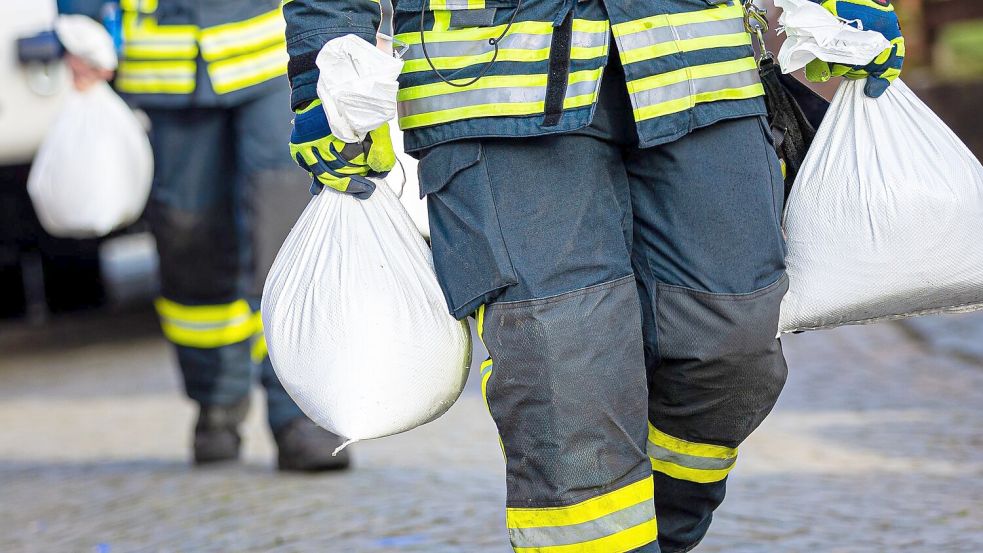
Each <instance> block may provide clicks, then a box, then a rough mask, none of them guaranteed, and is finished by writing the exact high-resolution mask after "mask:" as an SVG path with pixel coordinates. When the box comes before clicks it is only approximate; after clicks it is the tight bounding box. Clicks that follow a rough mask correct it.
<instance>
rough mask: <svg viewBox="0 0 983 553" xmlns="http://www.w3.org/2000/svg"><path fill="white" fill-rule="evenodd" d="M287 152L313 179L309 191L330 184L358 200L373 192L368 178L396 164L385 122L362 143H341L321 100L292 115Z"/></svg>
mask: <svg viewBox="0 0 983 553" xmlns="http://www.w3.org/2000/svg"><path fill="white" fill-rule="evenodd" d="M290 155H291V156H292V157H293V158H294V160H295V161H296V162H297V165H300V166H301V167H302V168H303V169H305V170H307V172H308V173H310V174H311V177H312V178H313V179H314V180H313V182H312V183H311V194H318V193H319V192H320V191H321V190H322V189H323V188H324V187H325V186H329V187H331V188H333V189H335V190H337V191H338V192H344V193H347V194H351V195H353V196H355V197H356V198H359V199H361V200H364V199H366V198H368V197H369V196H371V195H372V192H374V191H375V183H373V182H372V181H371V180H369V179H368V178H367V177H379V178H381V177H385V176H386V175H388V174H389V171H391V170H392V168H393V166H394V165H395V164H396V152H395V151H394V150H393V144H392V139H391V138H390V137H389V124H388V123H384V124H383V125H382V126H381V127H379V128H378V129H376V130H374V131H372V132H370V133H369V134H368V135H367V136H366V137H365V140H363V141H362V142H361V143H355V144H350V143H347V142H343V141H341V140H339V139H337V138H335V136H334V135H333V134H331V127H329V126H328V118H327V116H326V115H325V114H324V110H323V109H322V108H321V101H320V100H315V101H313V102H312V103H311V104H309V105H308V106H306V107H304V108H303V109H300V110H298V111H297V112H296V113H295V114H294V129H293V132H292V133H291V134H290Z"/></svg>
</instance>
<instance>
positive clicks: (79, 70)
mask: <svg viewBox="0 0 983 553" xmlns="http://www.w3.org/2000/svg"><path fill="white" fill-rule="evenodd" d="M65 63H66V65H68V69H69V71H71V73H72V84H74V85H75V89H76V90H78V91H81V92H85V91H86V90H88V89H90V88H92V87H93V86H95V85H96V84H98V83H102V82H106V81H108V80H109V79H112V78H113V72H112V71H110V70H108V69H100V68H98V67H96V66H94V65H92V64H90V63H89V62H87V61H85V60H84V59H82V58H80V57H79V56H76V55H74V54H65Z"/></svg>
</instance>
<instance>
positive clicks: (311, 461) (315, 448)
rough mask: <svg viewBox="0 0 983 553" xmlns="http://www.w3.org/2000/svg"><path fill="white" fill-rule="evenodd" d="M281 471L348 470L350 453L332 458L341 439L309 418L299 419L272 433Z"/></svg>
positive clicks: (346, 452)
mask: <svg viewBox="0 0 983 553" xmlns="http://www.w3.org/2000/svg"><path fill="white" fill-rule="evenodd" d="M273 437H274V439H275V440H276V445H277V449H278V450H279V456H278V459H277V461H278V467H279V469H280V470H282V471H300V472H319V471H326V470H341V469H345V468H348V465H349V464H350V463H351V458H350V457H349V455H348V451H347V450H343V451H340V452H338V454H337V455H333V453H334V451H335V449H337V448H338V447H340V446H341V444H342V439H341V438H339V437H338V436H335V435H334V434H332V433H331V432H328V431H327V430H324V429H323V428H320V427H319V426H317V425H316V424H314V423H313V422H311V420H310V419H308V418H307V417H303V416H301V417H297V418H295V419H293V420H292V421H290V422H288V423H287V424H285V425H284V426H283V428H280V429H279V430H277V431H275V432H274V433H273Z"/></svg>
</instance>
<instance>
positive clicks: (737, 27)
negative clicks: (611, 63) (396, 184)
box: [395, 0, 765, 151]
mask: <svg viewBox="0 0 983 553" xmlns="http://www.w3.org/2000/svg"><path fill="white" fill-rule="evenodd" d="M421 10H422V15H423V28H424V29H425V32H424V33H423V36H421V33H420V28H421V25H420V18H421ZM513 16H514V21H513V22H512V25H511V27H508V23H509V20H510V19H512V18H513ZM743 16H744V12H743V7H742V5H741V2H740V0H641V1H640V0H581V1H579V2H576V1H573V0H522V2H521V6H519V0H397V4H396V17H395V27H396V39H397V40H398V41H401V42H402V43H404V44H405V45H406V47H405V48H406V50H405V53H404V55H403V59H404V60H405V65H404V67H403V72H402V75H401V76H400V91H399V96H398V100H399V125H400V127H401V128H402V129H403V130H404V131H406V134H405V142H406V148H407V150H411V151H412V150H418V149H421V148H426V147H428V146H432V145H434V144H438V143H441V142H445V141H448V140H457V139H461V138H468V137H481V136H535V135H543V134H552V133H558V132H565V131H569V130H573V129H577V128H581V127H584V126H586V125H588V124H589V123H590V120H591V116H592V114H593V106H594V103H595V102H596V100H597V94H598V90H599V88H600V83H601V76H602V73H603V70H604V66H605V65H606V63H607V60H608V55H609V53H610V48H611V46H612V45H611V38H612V37H613V38H614V43H615V45H616V47H617V49H618V55H619V56H620V59H621V63H622V65H623V66H624V69H625V75H626V78H625V81H626V82H625V86H626V87H627V91H628V94H629V96H630V97H631V103H632V107H633V108H634V110H633V111H634V114H633V115H634V119H635V122H636V126H637V129H638V135H639V140H640V145H641V146H642V147H647V146H654V145H657V144H662V143H666V142H670V141H672V140H675V139H677V138H680V137H682V136H684V135H686V134H688V133H689V132H691V131H692V130H694V129H696V128H699V127H703V126H707V125H710V124H712V123H714V122H716V121H719V120H722V119H728V118H736V117H743V116H750V115H759V114H763V113H764V112H765V108H764V102H763V100H762V96H763V95H764V89H763V87H762V86H761V83H760V81H759V79H758V72H757V67H756V63H755V59H754V52H753V50H752V48H751V37H750V35H749V34H748V33H747V32H746V31H745V29H744V21H743ZM506 28H508V31H507V32H506ZM503 33H504V35H503ZM500 36H501V37H502V38H501V40H500V41H498V44H497V45H498V49H497V52H496V44H495V41H496V39H498V37H500ZM427 57H429V61H428V60H427ZM493 60H494V61H493ZM435 69H436V71H435ZM437 71H439V72H440V74H442V75H443V77H444V79H446V80H448V81H450V82H451V83H453V84H448V83H447V82H444V80H443V79H441V77H440V76H438V74H437ZM478 75H482V76H481V78H480V79H478V80H477V81H475V82H473V83H470V84H468V83H469V82H470V81H473V80H474V77H477V76H478ZM454 85H458V86H454ZM460 85H467V86H460Z"/></svg>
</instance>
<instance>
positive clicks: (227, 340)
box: [154, 298, 256, 348]
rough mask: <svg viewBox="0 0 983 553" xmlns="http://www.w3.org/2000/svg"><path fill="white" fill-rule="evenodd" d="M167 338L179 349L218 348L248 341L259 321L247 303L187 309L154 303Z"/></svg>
mask: <svg viewBox="0 0 983 553" xmlns="http://www.w3.org/2000/svg"><path fill="white" fill-rule="evenodd" d="M154 305H155V307H156V308H157V313H158V315H160V321H161V328H162V329H163V331H164V336H165V337H167V339H168V340H170V341H171V342H173V343H175V344H177V345H179V346H188V347H193V348H217V347H222V346H228V345H231V344H237V343H239V342H243V341H245V340H248V339H249V338H250V337H251V336H253V334H254V333H255V331H256V321H255V319H254V318H253V312H252V309H250V308H249V304H248V303H246V300H237V301H234V302H232V303H225V304H218V305H183V304H180V303H177V302H174V301H171V300H168V299H166V298H159V299H157V301H156V302H154Z"/></svg>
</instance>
